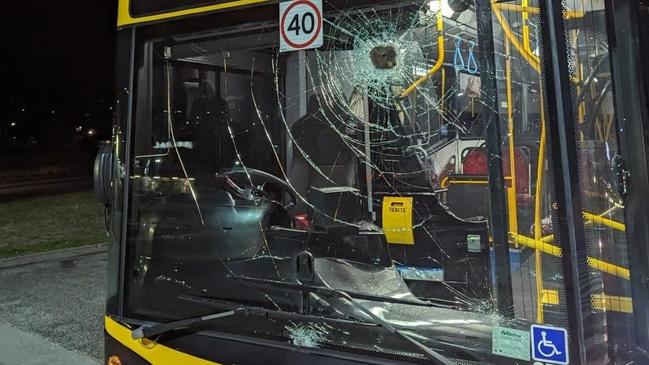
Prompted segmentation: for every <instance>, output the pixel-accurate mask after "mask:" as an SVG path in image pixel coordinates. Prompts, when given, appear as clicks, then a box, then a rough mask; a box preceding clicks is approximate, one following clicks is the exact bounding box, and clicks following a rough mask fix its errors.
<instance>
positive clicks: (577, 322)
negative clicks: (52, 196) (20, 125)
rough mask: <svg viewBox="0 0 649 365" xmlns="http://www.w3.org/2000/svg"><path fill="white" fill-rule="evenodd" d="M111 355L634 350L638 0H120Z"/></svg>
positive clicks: (141, 360) (644, 334) (641, 151)
mask: <svg viewBox="0 0 649 365" xmlns="http://www.w3.org/2000/svg"><path fill="white" fill-rule="evenodd" d="M118 7H119V9H118V22H117V27H118V31H117V55H116V87H115V92H116V107H115V116H114V124H113V137H112V141H111V143H107V144H105V145H103V146H102V148H101V150H100V153H99V155H98V157H97V162H96V168H95V175H96V181H95V185H96V191H97V196H98V198H99V199H100V200H101V201H102V203H104V205H105V206H106V226H107V230H108V232H109V237H110V242H109V249H108V259H107V265H108V270H107V277H108V283H107V304H106V313H105V317H104V329H105V359H104V362H105V363H106V364H108V365H143V364H155V365H161V364H162V365H164V364H265V365H267V364H304V363H311V364H406V363H411V364H444V365H448V364H534V365H539V364H647V363H649V358H648V355H647V354H648V352H647V351H649V340H648V338H649V325H648V323H649V322H648V315H649V305H648V304H649V303H648V298H647V297H648V296H649V290H648V289H649V288H648V287H647V286H648V280H647V278H648V277H649V273H648V270H649V256H648V243H649V230H647V227H649V214H647V211H646V207H647V206H649V171H648V170H649V164H647V155H646V149H647V147H648V146H649V145H648V144H647V142H648V139H647V135H648V134H647V126H648V124H647V121H648V118H649V113H648V110H647V109H648V105H649V104H648V103H647V95H648V94H647V91H648V90H649V88H648V85H649V83H648V80H649V78H647V75H648V74H647V72H648V71H649V69H648V68H647V65H646V60H647V59H649V53H648V52H649V51H648V50H649V47H648V45H649V43H648V41H649V37H648V36H647V34H649V31H648V30H647V29H646V28H647V24H649V21H648V20H649V15H648V14H649V13H648V12H647V4H646V3H644V2H638V1H632V0H619V1H618V0H616V1H605V0H585V1H583V0H582V1H563V2H558V1H544V0H514V1H491V0H474V1H468V0H432V1H431V0H287V1H277V0H177V1H168V0H160V1H145V0H119V1H118Z"/></svg>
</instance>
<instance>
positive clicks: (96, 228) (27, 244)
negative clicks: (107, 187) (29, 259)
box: [0, 192, 106, 258]
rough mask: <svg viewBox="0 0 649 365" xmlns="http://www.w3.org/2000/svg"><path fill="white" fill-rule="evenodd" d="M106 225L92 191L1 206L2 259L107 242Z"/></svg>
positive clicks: (0, 238) (19, 201) (17, 201)
mask: <svg viewBox="0 0 649 365" xmlns="http://www.w3.org/2000/svg"><path fill="white" fill-rule="evenodd" d="M103 222H104V210H103V207H102V206H101V204H99V203H98V202H97V201H96V200H95V197H94V195H93V193H92V192H83V193H70V194H60V195H51V196H43V197H37V198H28V199H21V200H15V201H11V202H7V203H0V258H6V257H12V256H20V255H28V254H33V253H38V252H44V251H50V250H58V249H62V248H71V247H79V246H85V245H90V244H96V243H103V242H105V241H106V235H105V233H104V232H105V231H104V223H103Z"/></svg>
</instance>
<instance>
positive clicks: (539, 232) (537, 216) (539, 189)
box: [534, 83, 547, 323]
mask: <svg viewBox="0 0 649 365" xmlns="http://www.w3.org/2000/svg"><path fill="white" fill-rule="evenodd" d="M539 85H541V95H543V83H540V84H539ZM540 107H541V141H540V143H539V158H538V163H537V166H536V189H535V192H534V194H535V196H534V240H536V241H541V242H542V236H543V218H542V214H541V210H542V209H543V184H544V182H543V168H544V167H545V145H546V144H547V136H546V134H545V133H546V132H545V105H544V101H543V98H541V105H540ZM534 269H535V270H536V290H537V304H536V321H537V322H538V323H543V322H544V320H545V318H544V317H545V315H544V312H543V303H542V296H541V293H542V291H543V256H542V255H541V251H540V250H535V251H534Z"/></svg>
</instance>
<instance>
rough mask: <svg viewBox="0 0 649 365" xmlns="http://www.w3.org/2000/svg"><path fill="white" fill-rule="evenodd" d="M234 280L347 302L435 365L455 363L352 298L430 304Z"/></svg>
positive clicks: (293, 285) (313, 287) (306, 287)
mask: <svg viewBox="0 0 649 365" xmlns="http://www.w3.org/2000/svg"><path fill="white" fill-rule="evenodd" d="M235 278H237V279H240V280H244V281H247V282H251V283H256V284H259V285H266V286H271V287H276V288H283V289H287V290H296V291H301V292H306V293H313V294H319V295H323V296H328V297H336V298H338V299H344V300H346V301H347V302H349V303H350V304H351V305H352V306H353V307H354V308H356V309H357V310H358V311H360V312H362V313H363V314H365V315H366V316H368V317H369V318H371V319H372V323H374V324H376V325H379V326H381V327H383V328H385V329H386V330H388V331H389V332H391V333H393V334H395V335H397V336H399V337H401V338H403V339H404V340H406V341H407V342H410V343H411V344H412V345H414V346H416V347H417V348H418V349H419V350H420V351H421V352H422V353H423V354H424V355H425V356H426V357H427V358H429V359H430V360H432V361H434V362H435V363H436V364H438V365H455V362H452V361H451V360H449V359H448V358H447V357H446V356H444V355H442V354H440V353H439V352H437V351H435V350H433V349H431V348H430V347H428V346H426V345H424V344H423V343H421V342H419V341H418V340H416V339H415V338H414V337H413V336H412V335H411V334H409V333H408V332H406V331H403V330H400V329H397V328H396V327H394V326H392V325H391V324H390V323H388V322H386V321H385V320H383V319H382V318H380V317H378V316H377V315H375V314H374V313H372V311H370V310H369V309H367V308H365V307H364V306H363V305H362V304H360V303H358V301H357V299H355V298H354V296H355V297H356V298H358V299H363V300H374V301H384V302H388V303H400V304H411V305H420V306H427V307H430V306H433V305H432V304H431V303H427V302H417V301H413V300H405V299H397V298H391V297H383V296H375V295H370V294H363V293H350V292H347V291H344V290H340V289H333V288H326V287H321V286H313V285H304V284H300V283H291V282H284V281H276V280H270V279H262V278H251V277H245V276H235ZM332 306H333V305H332Z"/></svg>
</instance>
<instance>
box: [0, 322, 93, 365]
mask: <svg viewBox="0 0 649 365" xmlns="http://www.w3.org/2000/svg"><path fill="white" fill-rule="evenodd" d="M0 354H2V356H0V365H70V364H75V365H97V364H98V363H97V361H95V360H94V359H91V358H90V357H88V356H86V355H83V354H80V353H78V352H74V351H70V350H67V349H65V348H63V347H62V346H60V345H57V344H55V343H52V341H50V340H48V339H46V338H44V337H42V336H39V335H37V334H34V333H31V332H27V331H23V330H21V329H18V328H16V327H13V326H10V325H7V324H3V323H0Z"/></svg>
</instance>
